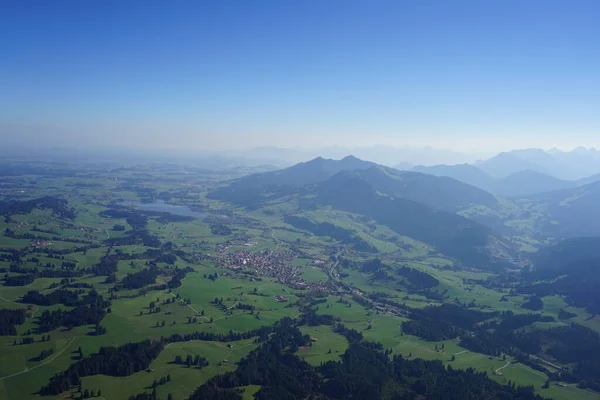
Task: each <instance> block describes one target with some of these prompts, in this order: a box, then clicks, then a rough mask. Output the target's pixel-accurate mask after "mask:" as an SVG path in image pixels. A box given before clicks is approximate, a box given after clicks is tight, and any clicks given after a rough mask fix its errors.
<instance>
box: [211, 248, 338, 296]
mask: <svg viewBox="0 0 600 400" xmlns="http://www.w3.org/2000/svg"><path fill="white" fill-rule="evenodd" d="M214 258H215V259H216V260H217V261H218V263H219V267H221V268H225V269H229V270H232V271H239V272H250V271H253V272H255V273H256V274H257V275H259V276H267V277H273V278H276V279H277V281H278V282H279V283H281V284H283V285H286V286H288V287H291V288H294V289H307V290H312V291H323V292H326V291H327V289H328V285H327V283H326V282H323V281H318V282H310V281H306V280H304V279H302V277H301V275H300V270H301V267H299V266H293V265H291V261H293V260H294V259H295V258H296V254H295V253H294V252H293V251H290V250H284V251H275V250H270V249H265V250H261V251H257V252H250V251H246V250H239V251H234V252H227V253H221V254H218V255H217V256H214Z"/></svg>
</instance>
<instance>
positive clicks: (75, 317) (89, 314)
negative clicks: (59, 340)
mask: <svg viewBox="0 0 600 400" xmlns="http://www.w3.org/2000/svg"><path fill="white" fill-rule="evenodd" d="M109 306H110V302H108V301H106V300H104V298H103V297H102V296H101V295H99V294H98V293H97V292H96V291H95V290H92V291H91V292H89V293H88V294H87V295H86V296H84V297H83V298H82V299H81V300H80V301H79V302H78V304H77V306H76V307H75V308H73V309H71V310H67V311H65V310H63V309H57V310H52V311H49V310H45V311H44V312H43V313H42V314H41V315H40V317H39V318H38V321H37V323H38V328H37V330H38V333H45V332H50V331H52V330H54V329H56V328H59V327H61V326H64V327H66V328H67V329H72V328H74V327H76V326H82V325H92V324H93V325H97V324H99V323H100V322H101V321H102V319H103V318H104V316H105V315H106V311H105V308H107V307H109Z"/></svg>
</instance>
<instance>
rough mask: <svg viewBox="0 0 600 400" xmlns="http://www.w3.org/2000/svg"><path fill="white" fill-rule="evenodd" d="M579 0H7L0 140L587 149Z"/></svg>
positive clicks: (588, 14) (153, 145)
mask: <svg viewBox="0 0 600 400" xmlns="http://www.w3.org/2000/svg"><path fill="white" fill-rule="evenodd" d="M599 11H600V4H599V3H598V2H595V1H577V2H569V3H566V2H558V1H544V2H541V1H533V2H517V1H506V2H502V3H489V2H478V1H462V2H458V3H455V2H452V3H450V2H441V1H432V2H428V3H422V2H418V3H407V2H389V1H385V2H382V3H378V4H377V5H376V6H373V5H372V4H367V3H364V2H354V1H344V2H341V1H331V2H314V1H306V2H274V1H258V2H247V3H246V2H231V1H219V2H201V3H199V2H178V3H177V4H176V5H172V4H169V5H167V4H166V3H161V2H145V3H143V4H142V3H136V4H133V3H129V4H124V3H121V2H102V3H89V2H73V1H66V2H51V3H50V2H41V1H34V2H33V3H29V2H28V3H27V4H24V3H22V2H15V3H12V4H9V5H8V4H7V5H4V6H3V12H2V16H0V18H1V21H2V23H1V24H0V33H1V34H2V36H3V37H5V38H10V40H9V41H8V40H5V43H4V46H3V57H2V60H1V61H0V87H2V88H3V90H2V93H0V110H1V111H0V137H1V138H2V141H3V143H4V145H23V144H32V143H33V144H36V145H39V146H56V147H60V146H67V145H68V146H75V147H92V148H103V147H116V148H119V147H122V148H145V149H187V150H190V149H215V150H217V149H228V150H247V149H252V148H256V147H261V146H275V147H282V148H309V149H311V148H322V147H330V146H336V145H342V146H344V147H350V148H358V147H361V148H362V147H372V146H374V145H382V146H388V147H407V146H408V147H422V146H427V145H429V146H432V147H435V148H440V149H448V150H452V151H458V152H461V153H469V154H491V153H494V152H500V151H506V150H510V149H514V148H532V147H541V148H545V149H550V148H554V147H558V148H562V149H569V148H575V147H577V146H588V147H600V124H599V122H600V117H599V114H598V112H597V110H598V109H600V96H598V93H599V92H600V90H599V89H600V77H599V74H598V71H599V70H600V46H597V40H596V38H598V37H600V25H598V24H597V21H596V16H597V15H598V13H599Z"/></svg>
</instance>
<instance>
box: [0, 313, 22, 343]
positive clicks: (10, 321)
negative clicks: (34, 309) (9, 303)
mask: <svg viewBox="0 0 600 400" xmlns="http://www.w3.org/2000/svg"><path fill="white" fill-rule="evenodd" d="M24 323H25V310H6V309H0V336H15V335H16V334H17V328H16V327H15V325H23V324H24Z"/></svg>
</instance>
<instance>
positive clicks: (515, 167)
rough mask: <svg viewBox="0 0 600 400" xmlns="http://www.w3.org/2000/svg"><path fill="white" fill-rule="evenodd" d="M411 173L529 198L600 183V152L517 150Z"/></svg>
mask: <svg viewBox="0 0 600 400" xmlns="http://www.w3.org/2000/svg"><path fill="white" fill-rule="evenodd" d="M580 156H581V157H583V161H581V160H579V157H580ZM594 160H595V161H594ZM411 170H412V171H416V172H421V173H426V174H431V175H435V176H447V177H451V178H454V179H457V180H459V181H461V182H464V183H468V184H470V185H473V186H476V187H478V188H480V189H483V190H486V191H488V192H490V193H493V194H495V195H499V196H527V195H531V194H536V193H543V192H551V191H555V190H562V189H568V188H576V187H579V186H583V185H586V184H589V183H594V182H597V181H600V173H595V172H597V171H600V152H598V151H597V150H595V149H590V150H588V149H585V150H584V149H581V148H580V149H576V150H573V151H572V152H559V151H554V152H546V151H544V150H540V149H525V150H514V151H511V152H506V153H500V154H498V155H496V156H494V157H492V158H490V159H488V160H484V161H478V162H476V163H475V164H456V165H435V166H417V167H413V168H412V169H411ZM592 174H593V175H592Z"/></svg>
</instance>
